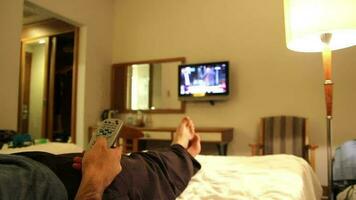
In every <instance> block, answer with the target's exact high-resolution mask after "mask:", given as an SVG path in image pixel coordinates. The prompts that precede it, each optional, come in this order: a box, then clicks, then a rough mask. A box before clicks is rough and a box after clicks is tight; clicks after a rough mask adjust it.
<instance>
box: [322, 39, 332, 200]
mask: <svg viewBox="0 0 356 200" xmlns="http://www.w3.org/2000/svg"><path fill="white" fill-rule="evenodd" d="M331 38H332V34H331V33H324V34H322V35H321V36H320V39H321V41H322V42H323V44H324V49H323V52H322V56H323V68H324V79H325V82H324V93H325V103H326V145H327V161H328V184H329V193H328V194H329V200H333V199H334V196H333V169H332V150H331V149H332V148H331V145H332V144H331V139H332V138H331V120H332V100H333V82H332V80H331V73H332V68H331V49H330V46H329V43H330V40H331Z"/></svg>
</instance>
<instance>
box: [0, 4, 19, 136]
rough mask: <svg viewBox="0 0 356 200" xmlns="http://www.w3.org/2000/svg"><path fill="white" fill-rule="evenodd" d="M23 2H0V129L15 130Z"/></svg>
mask: <svg viewBox="0 0 356 200" xmlns="http://www.w3.org/2000/svg"><path fill="white" fill-rule="evenodd" d="M22 6H23V0H1V1H0V26H1V31H0V44H1V47H0V129H13V130H16V129H17V102H18V101H17V98H18V85H19V79H18V78H19V71H20V34H21V23H22V21H21V18H22V12H19V10H22Z"/></svg>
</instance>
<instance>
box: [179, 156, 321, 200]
mask: <svg viewBox="0 0 356 200" xmlns="http://www.w3.org/2000/svg"><path fill="white" fill-rule="evenodd" d="M197 160H198V161H199V162H200V163H201V165H202V169H201V170H200V171H199V172H198V173H197V174H196V175H195V176H194V177H193V178H192V180H191V182H190V183H189V185H188V187H187V188H186V189H185V190H184V192H183V193H182V194H181V196H180V197H179V198H177V199H178V200H220V199H223V200H225V199H226V200H255V199H262V200H270V199H271V200H272V199H273V200H292V199H293V200H315V199H317V200H320V199H321V195H322V188H321V185H320V182H319V180H318V179H317V177H316V174H315V173H314V171H313V170H312V168H311V167H310V166H309V164H308V163H307V162H306V161H305V160H303V159H302V158H299V157H296V156H292V155H270V156H254V157H241V156H197Z"/></svg>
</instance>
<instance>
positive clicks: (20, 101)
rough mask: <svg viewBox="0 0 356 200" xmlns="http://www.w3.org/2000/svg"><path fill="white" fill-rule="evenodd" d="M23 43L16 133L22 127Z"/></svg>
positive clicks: (22, 44)
mask: <svg viewBox="0 0 356 200" xmlns="http://www.w3.org/2000/svg"><path fill="white" fill-rule="evenodd" d="M23 46H24V42H21V46H20V73H19V96H18V102H17V103H18V105H17V108H18V110H17V132H19V131H21V126H22V122H21V121H22V109H23V108H22V101H23V96H24V91H23V88H24V86H23V84H24V80H23V79H24V78H23V77H24V69H23V68H24V64H25V63H24V60H25V48H24V47H23Z"/></svg>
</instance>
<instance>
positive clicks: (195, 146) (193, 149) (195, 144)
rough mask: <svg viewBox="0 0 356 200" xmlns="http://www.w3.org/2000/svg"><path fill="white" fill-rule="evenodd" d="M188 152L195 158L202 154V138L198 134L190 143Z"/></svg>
mask: <svg viewBox="0 0 356 200" xmlns="http://www.w3.org/2000/svg"><path fill="white" fill-rule="evenodd" d="M187 151H188V153H189V154H190V155H191V156H193V157H195V156H197V155H198V154H199V153H200V151H201V146H200V136H199V135H198V134H195V135H194V137H193V139H192V140H190V141H189V145H188V149H187Z"/></svg>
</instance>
